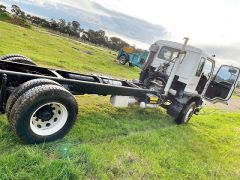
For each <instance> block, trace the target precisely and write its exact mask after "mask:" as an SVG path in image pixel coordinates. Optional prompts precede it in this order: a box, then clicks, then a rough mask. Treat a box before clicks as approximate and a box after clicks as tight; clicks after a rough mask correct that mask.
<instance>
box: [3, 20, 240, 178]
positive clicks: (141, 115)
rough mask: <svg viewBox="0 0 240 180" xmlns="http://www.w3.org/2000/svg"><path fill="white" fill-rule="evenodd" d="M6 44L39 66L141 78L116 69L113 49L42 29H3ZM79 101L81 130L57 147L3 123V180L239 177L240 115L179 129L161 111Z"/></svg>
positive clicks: (208, 115) (207, 114)
mask: <svg viewBox="0 0 240 180" xmlns="http://www.w3.org/2000/svg"><path fill="white" fill-rule="evenodd" d="M0 37H1V40H0V54H6V53H13V52H14V53H15V52H17V53H21V54H24V55H27V56H29V57H31V58H32V59H33V60H34V61H35V62H36V63H38V64H40V65H44V66H51V67H57V68H64V69H68V70H74V71H80V72H94V73H102V74H109V75H112V76H117V77H121V78H127V79H131V78H135V77H137V76H138V73H139V70H137V69H132V68H129V67H127V66H120V65H118V64H116V63H115V62H114V60H115V56H114V55H112V54H110V53H109V51H110V50H107V49H104V48H99V47H94V46H90V45H87V44H83V43H78V42H73V41H71V40H68V39H66V38H61V37H55V36H52V35H49V34H47V33H43V32H39V31H37V30H35V29H32V30H29V29H24V28H21V27H17V26H14V25H10V24H7V23H3V22H0ZM73 47H74V48H73ZM86 51H91V52H92V53H93V55H89V54H86V53H85V52H86ZM77 100H78V102H79V109H80V114H79V116H78V119H77V122H76V124H75V126H74V127H73V129H72V130H71V132H70V133H69V134H68V135H67V136H66V137H65V138H63V139H61V140H58V141H55V142H52V143H46V144H40V145H24V144H22V143H21V142H20V141H19V140H18V139H17V138H16V137H15V136H14V134H13V133H12V132H11V129H10V127H9V125H8V122H7V120H6V117H5V116H4V115H2V116H0V179H31V180H32V179H159V178H163V179H239V178H240V168H239V167H240V112H231V113H228V112H226V111H216V110H214V109H205V110H204V111H202V113H201V115H200V116H195V117H193V118H192V120H191V122H190V123H189V124H188V125H183V126H177V125H175V124H174V122H173V119H172V118H171V117H169V116H168V115H166V113H165V111H164V110H163V109H160V108H159V109H145V110H142V109H139V108H138V107H135V106H132V107H130V108H114V107H112V106H111V105H110V103H109V97H104V98H103V97H98V96H88V95H85V96H78V97H77Z"/></svg>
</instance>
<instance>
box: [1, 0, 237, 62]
mask: <svg viewBox="0 0 240 180" xmlns="http://www.w3.org/2000/svg"><path fill="white" fill-rule="evenodd" d="M0 2H3V3H5V4H6V3H7V4H14V3H15V4H18V5H20V7H21V8H22V9H24V10H26V11H28V12H30V13H32V14H36V15H40V16H42V17H46V18H59V17H60V16H63V18H65V19H67V20H71V19H74V18H75V19H76V18H79V21H80V23H81V24H82V25H83V26H84V27H85V28H93V29H94V28H96V29H98V28H101V29H104V30H105V31H106V32H107V33H108V34H109V35H117V36H119V37H121V38H123V39H125V40H127V41H129V42H130V43H132V44H135V45H136V46H138V47H141V48H148V46H149V45H150V44H151V43H153V42H154V41H156V40H158V39H165V40H172V41H177V42H183V38H184V37H189V38H190V41H189V44H190V45H194V46H197V47H199V48H201V49H204V50H206V51H207V52H209V53H210V54H216V57H217V58H216V59H217V60H218V63H221V64H232V65H238V66H240V35H239V32H240V20H239V18H240V0H181V1H180V0H64V1H63V0H51V1H49V0H11V1H9V0H0ZM51 16H52V17H51Z"/></svg>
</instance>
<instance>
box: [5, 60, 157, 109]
mask: <svg viewBox="0 0 240 180" xmlns="http://www.w3.org/2000/svg"><path fill="white" fill-rule="evenodd" d="M0 78H1V87H0V113H4V111H5V104H6V101H7V99H8V96H9V95H10V93H11V91H13V90H14V89H15V88H16V87H18V86H19V85H21V84H23V83H24V82H27V81H29V80H32V79H36V78H46V79H51V80H54V81H56V82H58V83H60V84H62V85H63V86H64V87H66V86H67V88H66V89H68V90H69V91H70V92H71V93H72V94H74V95H83V94H98V95H103V96H106V95H121V96H134V97H138V98H140V99H146V98H147V94H155V95H157V94H158V92H156V91H152V90H149V89H144V88H142V87H141V84H140V83H133V82H130V81H127V80H119V79H113V78H107V77H103V76H97V75H87V74H81V73H75V72H69V71H63V70H56V69H49V68H44V67H39V66H33V65H26V64H22V63H16V62H7V61H1V60H0ZM118 84H122V85H121V86H120V85H118Z"/></svg>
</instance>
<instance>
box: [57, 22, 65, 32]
mask: <svg viewBox="0 0 240 180" xmlns="http://www.w3.org/2000/svg"><path fill="white" fill-rule="evenodd" d="M58 27H59V31H60V32H61V33H66V21H65V20H64V19H59V21H58Z"/></svg>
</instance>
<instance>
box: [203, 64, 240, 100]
mask: <svg viewBox="0 0 240 180" xmlns="http://www.w3.org/2000/svg"><path fill="white" fill-rule="evenodd" d="M239 72H240V69H239V68H237V67H233V66H228V65H222V66H221V67H220V68H219V69H218V72H217V74H216V75H215V76H214V77H213V79H212V80H211V81H210V82H209V84H208V86H207V87H206V89H205V93H204V98H205V99H206V100H208V101H211V102H212V103H216V102H223V103H227V101H228V100H229V99H230V98H231V96H232V94H233V91H234V90H235V87H236V86H237V83H238V78H239Z"/></svg>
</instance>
